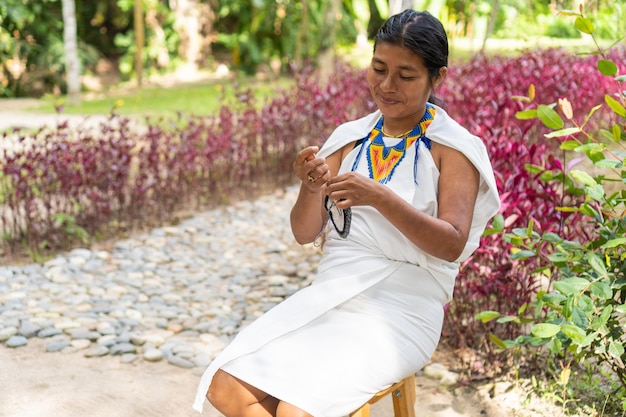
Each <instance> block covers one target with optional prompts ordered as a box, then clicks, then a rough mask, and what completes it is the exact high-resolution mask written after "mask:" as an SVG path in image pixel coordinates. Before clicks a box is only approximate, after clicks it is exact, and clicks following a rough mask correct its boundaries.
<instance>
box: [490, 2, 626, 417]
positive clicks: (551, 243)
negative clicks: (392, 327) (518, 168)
mask: <svg viewBox="0 0 626 417" xmlns="http://www.w3.org/2000/svg"><path fill="white" fill-rule="evenodd" d="M564 14H566V15H569V16H575V17H576V22H575V27H576V29H577V30H579V31H580V32H582V33H584V34H587V35H590V36H592V37H594V36H595V33H594V26H593V23H592V22H591V20H589V19H588V18H587V17H585V15H584V14H583V11H582V7H581V9H580V12H564ZM595 40H596V39H595V37H594V41H595ZM597 54H598V55H599V56H600V58H599V59H598V63H597V68H598V71H600V73H602V74H603V75H604V76H606V77H610V78H612V79H613V80H614V84H613V86H614V89H613V91H608V92H606V94H605V98H604V101H605V102H604V103H603V104H602V105H598V106H595V107H593V108H592V109H590V110H589V111H588V113H587V114H586V116H584V117H580V118H578V117H574V111H573V106H575V105H576V98H575V97H573V98H572V102H570V101H569V100H568V99H567V98H559V99H558V100H557V101H556V102H553V103H550V104H533V103H534V95H533V93H532V92H533V91H534V90H533V88H531V89H530V90H529V91H530V93H529V96H528V97H524V98H522V99H523V100H524V101H526V102H528V103H531V104H532V107H530V108H528V109H526V110H524V111H521V112H519V113H518V115H517V116H518V118H520V119H533V118H538V119H539V120H541V122H542V123H543V124H544V125H545V126H546V127H547V128H549V129H550V130H551V132H550V133H548V134H546V135H545V137H546V138H547V139H548V140H552V141H554V140H557V141H559V142H560V148H561V149H562V150H564V151H566V152H571V153H574V156H573V157H572V159H571V160H572V161H577V162H579V163H578V166H577V167H576V169H569V170H568V171H566V172H565V175H563V174H562V173H558V174H555V173H553V172H549V171H545V172H542V173H541V176H540V177H539V178H541V179H542V180H543V181H546V182H558V183H560V184H561V185H562V187H563V189H564V191H565V193H566V194H568V195H571V196H579V197H581V198H580V199H579V201H580V203H579V204H577V205H576V206H574V207H568V208H565V207H559V206H555V208H554V209H555V210H564V211H572V212H577V213H579V214H581V215H582V216H583V217H582V218H583V221H584V222H586V223H587V226H588V227H590V229H591V231H592V234H591V239H590V240H589V241H585V240H571V239H569V240H567V239H564V238H562V237H561V236H559V235H558V234H556V233H551V232H547V233H543V232H541V230H542V228H541V224H538V223H540V222H541V219H535V220H531V221H529V223H528V225H527V227H525V228H517V229H514V230H513V232H512V233H506V234H505V235H504V239H505V241H506V242H508V243H510V244H512V245H513V249H512V251H511V252H512V253H511V259H512V260H513V259H515V260H525V259H534V260H535V261H536V262H537V264H538V265H539V267H538V268H537V269H536V270H535V271H534V273H535V274H536V275H537V276H543V277H545V278H546V281H547V282H546V284H545V285H544V287H543V288H542V289H541V290H539V292H538V293H537V296H536V299H535V300H534V301H533V302H531V303H528V304H526V305H525V306H523V308H521V309H520V311H519V314H518V315H517V316H502V315H500V313H499V312H495V311H485V312H483V313H481V314H479V316H478V317H479V318H480V319H481V320H483V321H484V322H488V321H491V320H494V319H497V320H498V321H499V322H502V323H505V322H516V323H519V324H521V325H522V329H523V330H522V335H520V336H519V337H517V338H516V339H513V340H500V339H498V338H497V337H496V336H495V335H491V336H490V337H491V340H492V341H493V342H495V344H496V345H498V346H499V347H500V348H501V349H518V350H521V351H523V352H524V353H526V354H532V353H537V354H538V355H547V356H548V359H547V364H548V365H550V366H551V367H553V368H554V369H549V370H548V372H550V371H555V372H554V374H555V375H557V380H558V382H559V384H561V385H563V386H568V385H575V381H571V380H570V377H571V372H572V370H575V369H578V368H576V366H578V365H580V364H586V365H587V366H590V364H591V366H594V367H595V369H596V372H597V374H598V375H600V374H602V373H603V372H608V374H609V375H610V379H609V381H612V382H613V384H608V385H607V386H608V387H611V388H610V389H609V390H607V391H602V392H601V393H600V394H598V393H596V395H600V396H603V398H595V399H591V402H592V403H593V404H594V406H595V404H596V403H597V406H598V409H600V410H602V412H603V415H620V414H621V415H623V414H622V413H623V412H625V411H626V351H625V346H626V333H625V331H624V328H625V325H626V187H625V186H624V185H625V184H626V169H625V168H624V165H625V163H626V145H625V142H626V134H625V133H624V132H625V130H626V91H625V90H624V82H625V81H626V76H625V75H619V73H620V68H618V65H617V64H616V63H615V62H613V61H612V60H611V59H610V54H609V50H608V49H607V50H604V49H602V48H601V47H599V46H598V51H597ZM622 65H623V63H622ZM621 71H624V68H621ZM622 74H623V72H622ZM602 106H608V107H609V108H610V109H611V111H612V113H613V117H612V119H610V120H609V121H606V120H603V121H601V123H599V124H598V125H599V127H598V128H593V129H590V128H589V126H590V123H589V122H590V120H591V119H592V118H593V116H594V114H595V113H596V112H597V111H598V110H599V109H600V107H602ZM583 160H584V161H586V163H583ZM570 165H572V164H570ZM528 168H529V169H530V170H534V171H539V170H541V167H538V166H533V167H528ZM502 223H503V222H502V221H501V220H500V221H496V222H494V225H496V226H498V225H502ZM497 228H498V227H496V229H497ZM526 330H527V331H526ZM616 383H617V388H615V386H616ZM574 391H575V390H570V392H574ZM567 392H568V391H567V390H564V394H563V396H562V398H560V400H561V401H562V402H563V404H565V403H566V402H568V400H567V398H565V394H567ZM587 394H589V395H591V393H590V392H588V391H587ZM579 395H583V394H580V393H579ZM587 405H589V404H587Z"/></svg>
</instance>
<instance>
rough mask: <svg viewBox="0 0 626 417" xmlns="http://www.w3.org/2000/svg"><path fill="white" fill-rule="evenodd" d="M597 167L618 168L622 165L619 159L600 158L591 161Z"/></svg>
mask: <svg viewBox="0 0 626 417" xmlns="http://www.w3.org/2000/svg"><path fill="white" fill-rule="evenodd" d="M593 164H594V165H595V166H597V167H598V168H607V169H618V168H621V167H623V166H624V164H623V163H622V162H621V161H616V160H615V159H602V160H600V161H597V162H594V163H593Z"/></svg>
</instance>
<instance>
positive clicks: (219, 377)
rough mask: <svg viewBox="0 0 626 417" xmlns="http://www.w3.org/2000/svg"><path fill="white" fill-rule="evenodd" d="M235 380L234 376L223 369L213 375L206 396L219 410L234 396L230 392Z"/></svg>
mask: <svg viewBox="0 0 626 417" xmlns="http://www.w3.org/2000/svg"><path fill="white" fill-rule="evenodd" d="M233 382H234V378H233V376H232V375H229V374H227V373H226V372H224V371H222V370H221V369H219V370H218V371H217V372H216V373H215V375H214V376H213V380H212V381H211V385H210V386H209V390H208V391H207V393H206V398H207V400H209V402H210V403H211V404H212V405H213V406H214V407H215V408H217V409H218V410H222V409H223V408H224V407H225V406H227V405H228V400H229V398H232V397H231V396H229V395H228V393H229V391H230V390H231V389H232V384H233Z"/></svg>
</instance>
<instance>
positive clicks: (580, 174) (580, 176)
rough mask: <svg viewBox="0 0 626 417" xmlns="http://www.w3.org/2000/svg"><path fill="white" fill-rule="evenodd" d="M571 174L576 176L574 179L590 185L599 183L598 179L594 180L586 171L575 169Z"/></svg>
mask: <svg viewBox="0 0 626 417" xmlns="http://www.w3.org/2000/svg"><path fill="white" fill-rule="evenodd" d="M570 174H571V175H572V177H574V179H576V180H578V181H580V182H582V183H583V184H585V185H587V186H589V187H595V186H596V185H597V184H598V183H597V182H596V180H594V179H593V177H592V176H591V175H589V174H587V173H586V172H585V171H580V170H577V169H574V170H572V171H571V172H570Z"/></svg>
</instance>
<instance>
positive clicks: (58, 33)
mask: <svg viewBox="0 0 626 417" xmlns="http://www.w3.org/2000/svg"><path fill="white" fill-rule="evenodd" d="M64 3H67V4H70V3H75V20H76V33H75V36H76V40H75V43H76V45H77V51H78V52H77V59H78V60H79V61H80V68H81V70H80V73H81V75H82V77H83V84H84V88H97V87H98V86H97V85H94V83H95V81H93V82H89V81H90V80H93V78H91V77H90V76H92V75H93V76H98V77H99V78H97V80H100V81H101V80H102V79H107V80H108V85H110V83H111V82H112V81H119V80H122V81H123V80H129V79H133V80H135V81H142V77H144V76H148V77H149V76H151V75H154V74H159V73H166V72H171V71H174V70H179V71H198V70H201V71H215V70H216V69H217V67H218V66H219V65H222V64H225V65H227V66H228V67H229V68H230V69H231V71H235V72H243V73H246V74H257V73H259V72H265V73H270V74H289V73H291V72H292V71H293V70H294V68H298V67H301V66H302V65H303V64H304V63H307V62H309V61H314V62H316V63H318V64H319V63H321V64H325V63H326V60H327V59H328V57H329V56H332V55H333V54H334V52H335V50H336V48H341V47H351V46H352V45H354V44H355V43H359V44H363V42H365V41H366V40H367V39H371V38H372V36H373V34H374V33H375V31H376V30H377V28H378V26H379V25H380V23H381V22H382V19H383V16H387V15H388V14H389V13H391V12H397V11H400V10H401V9H403V8H407V7H415V8H418V9H428V10H430V11H431V12H432V13H433V14H435V15H436V16H438V17H440V18H441V19H442V21H443V22H444V23H445V24H446V27H447V28H448V31H449V34H450V38H451V39H452V41H453V42H454V40H455V39H470V40H471V42H472V47H473V48H474V49H475V50H483V49H484V48H485V47H486V42H487V40H488V39H490V40H497V39H503V38H505V39H511V38H513V39H526V40H529V39H537V38H539V37H542V36H543V37H552V38H554V37H558V38H570V39H581V34H580V32H579V31H577V30H575V29H573V28H572V25H569V24H567V23H566V22H564V21H563V19H561V18H559V17H558V16H557V14H556V11H557V10H562V9H574V8H576V5H577V4H578V2H577V1H573V0H553V1H551V2H545V1H543V0H482V1H479V2H468V1H458V0H390V1H389V2H387V1H383V0H308V1H299V0H271V1H270V0H232V1H216V0H180V1H175V2H173V1H167V0H97V1H89V2H82V1H81V2H74V0H37V1H34V0H26V1H24V0H4V1H3V2H1V3H0V63H1V65H0V97H24V96H30V97H32V96H41V95H43V94H46V93H54V94H62V93H65V92H67V85H68V83H67V79H66V78H65V77H64V74H65V73H66V65H67V63H68V59H66V53H65V52H66V51H65V49H64V43H65V42H67V41H68V39H67V37H66V34H64V32H63V29H64V24H63V21H64V16H63V4H64ZM589 3H590V4H589V5H588V6H587V13H588V14H590V15H591V17H593V18H594V22H595V26H596V28H595V30H596V36H597V37H598V38H601V39H602V38H611V37H610V34H611V33H625V32H626V6H625V5H626V2H624V0H618V1H611V2H606V1H603V0H594V1H592V2H589ZM136 10H139V11H140V13H139V14H138V15H137V14H135V11H136ZM137 16H140V17H143V19H139V20H138V19H137ZM138 23H141V25H138ZM138 31H141V34H139V33H138ZM138 35H141V36H138ZM69 58H71V56H70V57H69ZM322 66H323V65H322Z"/></svg>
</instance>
